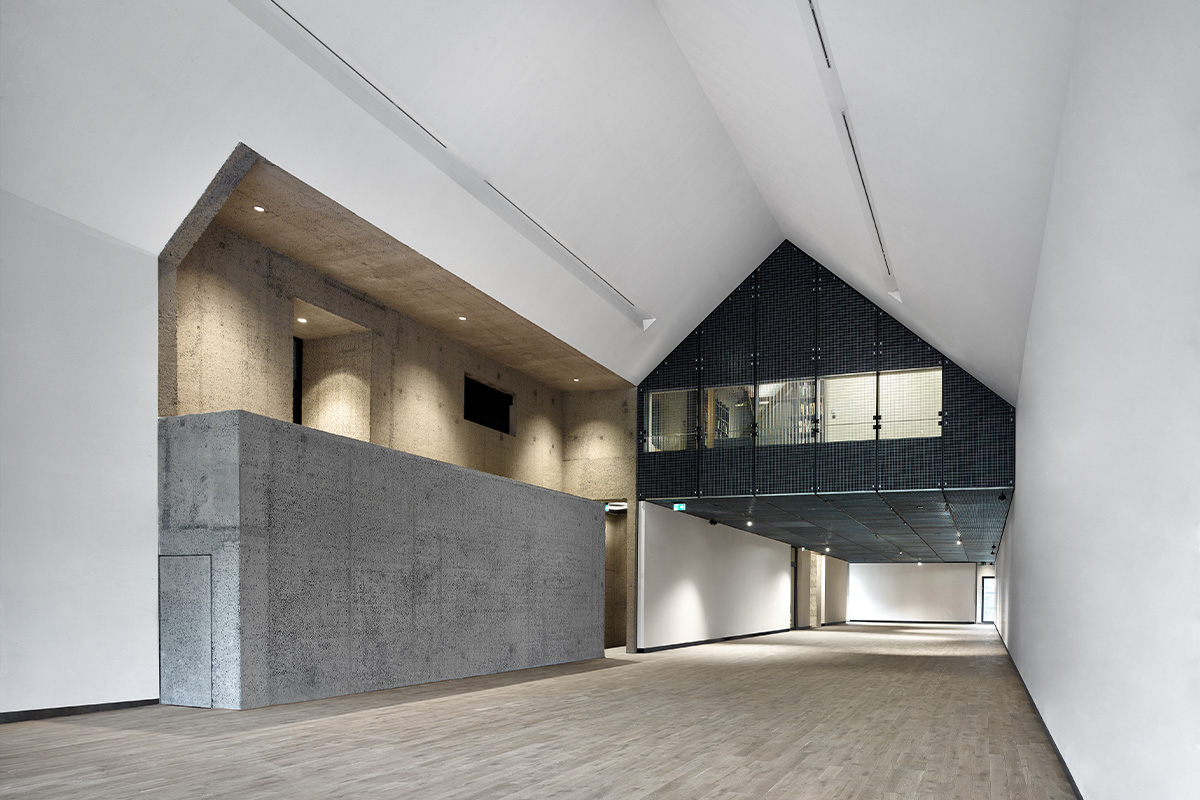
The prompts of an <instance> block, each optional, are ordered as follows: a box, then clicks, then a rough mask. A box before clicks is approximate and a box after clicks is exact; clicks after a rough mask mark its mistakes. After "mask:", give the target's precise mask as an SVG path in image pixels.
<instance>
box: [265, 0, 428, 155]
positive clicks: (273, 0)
mask: <svg viewBox="0 0 1200 800" xmlns="http://www.w3.org/2000/svg"><path fill="white" fill-rule="evenodd" d="M269 1H270V3H271V5H273V6H275V7H276V8H278V9H279V10H280V11H281V12H282V13H283V14H285V15H286V16H287V18H288V19H290V20H291V21H292V22H294V23H296V25H298V26H299V27H300V28H302V29H303V30H304V32H305V33H307V34H308V35H309V36H311V37H312V39H313V41H314V42H316V43H317V44H319V45H321V47H323V48H325V49H326V50H327V51H329V54H330V55H331V56H333V57H334V58H336V59H337V60H338V61H340V62H342V64H343V65H344V66H345V67H346V69H348V70H350V71H351V72H353V73H354V74H355V75H357V76H358V77H359V78H360V79H361V80H362V82H363V83H365V84H366V85H367V86H370V87H371V88H372V89H373V90H374V91H375V92H376V93H377V94H378V95H379V96H380V97H382V98H383V99H384V100H386V101H387V103H388V104H389V105H391V106H392V107H393V108H395V109H396V110H397V111H399V112H400V113H401V114H403V115H404V116H406V117H408V118H409V120H410V121H411V122H412V124H414V125H416V126H417V127H418V128H420V129H421V130H423V131H425V135H426V136H428V137H429V138H430V139H433V140H434V141H435V142H437V143H438V144H439V145H441V146H442V148H444V149H445V148H446V143H445V142H443V141H442V140H441V139H439V138H438V137H436V136H434V135H433V132H432V131H430V130H429V129H428V128H426V127H425V126H424V125H422V124H421V123H420V122H418V121H417V119H416V117H414V116H413V115H412V114H410V113H408V112H407V111H405V110H404V109H403V108H401V107H400V104H399V103H397V102H396V101H395V100H393V99H392V98H391V97H389V96H388V94H387V92H385V91H383V90H382V89H380V88H379V87H378V86H376V85H375V84H374V83H372V82H371V81H370V79H369V78H367V76H366V75H363V74H362V73H361V72H359V71H358V70H357V69H355V68H354V66H353V65H352V64H351V63H350V62H349V61H347V60H346V59H344V58H342V57H341V55H339V54H338V52H337V51H336V50H334V49H333V48H332V47H330V46H329V45H327V44H325V41H324V40H323V39H322V38H321V37H319V36H317V35H316V34H315V33H313V32H312V31H311V30H310V29H309V28H308V26H307V25H305V24H304V23H303V22H301V21H300V20H298V19H296V18H295V17H294V16H293V15H292V14H291V12H289V11H288V10H287V9H286V8H284V7H283V6H281V5H279V3H277V2H276V0H269Z"/></svg>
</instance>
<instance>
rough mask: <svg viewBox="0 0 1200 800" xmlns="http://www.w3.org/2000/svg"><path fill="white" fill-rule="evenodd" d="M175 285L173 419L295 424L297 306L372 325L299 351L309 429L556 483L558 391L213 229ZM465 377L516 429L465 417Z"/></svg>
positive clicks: (560, 454)
mask: <svg viewBox="0 0 1200 800" xmlns="http://www.w3.org/2000/svg"><path fill="white" fill-rule="evenodd" d="M176 286H177V289H176V291H177V297H176V306H177V309H178V325H177V330H178V333H177V339H178V343H177V348H176V353H177V358H178V369H177V374H178V397H179V401H178V408H177V411H178V413H180V414H198V413H209V412H213V411H227V410H233V409H241V410H245V411H250V412H252V413H256V414H261V415H263V416H266V417H271V418H272V419H279V420H286V421H290V420H291V419H292V329H293V317H292V300H293V298H300V299H301V300H304V301H306V302H309V303H312V304H313V305H317V306H320V307H321V308H324V309H327V310H328V311H330V312H332V313H334V314H337V315H338V316H340V317H344V318H345V319H348V320H350V321H352V322H355V323H358V324H359V325H362V326H363V327H365V328H367V329H369V330H370V334H369V335H366V334H361V335H359V336H360V338H358V339H353V340H351V339H346V340H345V341H344V342H343V343H342V344H338V343H336V342H333V341H331V340H324V339H317V340H312V341H311V342H309V343H306V345H305V355H306V358H305V403H304V409H305V417H304V418H305V420H306V421H308V420H310V419H311V421H312V424H313V427H318V428H322V429H327V430H332V431H334V432H337V433H341V434H344V435H347V436H353V437H355V438H361V439H364V440H365V439H368V438H369V440H370V441H372V442H374V443H375V444H379V445H383V446H385V447H391V448H394V449H397V450H403V451H404V452H408V453H413V454H416V455H421V456H426V457H427V458H434V459H437V460H439V461H446V462H448V463H451V464H458V465H459V466H464V467H469V468H471V469H477V470H480V471H482V472H490V473H492V474H493V475H501V476H504V477H508V478H513V479H514V480H520V481H523V482H525V483H532V484H536V485H538V486H544V487H547V488H550V489H561V488H563V474H562V472H563V452H562V447H563V442H562V437H563V433H562V429H563V393H562V392H560V391H558V390H556V389H551V388H549V387H547V386H544V385H542V384H541V383H539V382H537V381H535V380H533V379H531V378H529V377H527V376H526V375H524V374H522V373H520V372H518V371H516V370H514V369H512V368H510V367H506V366H504V365H502V364H500V363H498V362H496V361H493V360H491V359H489V358H485V357H483V356H481V355H479V354H477V353H475V352H474V351H472V350H470V349H469V348H467V347H465V346H463V345H461V344H459V343H458V342H455V341H454V340H452V339H449V338H447V337H446V336H443V335H442V334H441V333H439V332H437V331H435V330H433V329H431V328H428V327H426V326H424V325H422V324H420V323H418V322H416V321H414V320H412V319H409V318H408V317H405V316H403V315H402V314H399V313H397V312H396V311H393V310H392V309H389V308H386V307H384V306H382V305H380V304H378V303H376V302H375V301H373V300H371V299H370V298H368V297H365V296H364V295H361V294H359V293H358V292H355V291H354V290H352V289H349V288H348V287H345V286H343V285H341V284H339V283H338V282H336V281H333V280H331V279H329V278H327V277H325V276H324V275H321V274H320V273H318V272H317V271H315V270H313V269H311V268H309V267H307V266H305V265H303V264H300V263H298V262H296V261H293V260H292V259H289V258H286V257H285V256H282V255H280V254H278V253H276V252H274V251H272V250H270V249H268V248H266V247H264V246H262V245H260V244H259V243H257V242H254V241H252V240H250V239H247V238H246V237H243V236H241V235H240V234H238V233H235V232H233V231H230V230H228V229H225V228H222V227H220V226H217V225H214V226H211V227H210V228H209V229H208V230H207V231H205V233H204V234H203V235H202V236H201V237H200V239H199V240H198V241H197V242H196V244H195V246H193V248H192V249H191V250H190V251H189V252H188V254H187V256H186V257H185V258H184V259H183V261H182V262H181V264H180V266H179V268H178V271H177V276H176ZM338 338H340V337H338ZM350 342H353V343H354V344H353V346H352V347H351V346H349V343H350ZM310 353H311V356H310ZM164 354H167V357H169V351H166V350H164ZM335 355H336V356H337V358H334V356H335ZM310 372H311V373H313V374H311V375H310V374H309V373H310ZM464 375H470V376H471V377H473V378H476V379H478V380H482V381H483V382H485V383H488V384H489V385H492V386H495V387H497V388H499V389H502V390H504V391H506V392H509V393H511V394H512V395H513V397H514V399H513V408H512V414H513V430H514V435H509V434H504V433H500V432H499V431H494V430H491V429H489V428H485V427H483V426H480V425H476V424H475V423H473V422H467V421H466V420H464V419H463V416H462V410H463V377H464ZM335 376H336V377H335ZM364 381H367V382H369V388H366V387H364V386H363V383H364ZM310 396H311V398H312V400H311V402H312V403H313V405H314V407H313V408H312V409H311V411H310V409H309V407H308V406H309V402H310V400H309V397H310ZM364 407H366V408H367V409H368V410H367V412H366V413H367V414H368V415H369V422H368V421H366V420H364V419H363V418H362V413H363V409H364ZM310 415H311V416H310ZM368 431H369V433H368ZM630 463H632V462H630ZM631 496H632V493H631Z"/></svg>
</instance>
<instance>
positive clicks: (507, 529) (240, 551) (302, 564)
mask: <svg viewBox="0 0 1200 800" xmlns="http://www.w3.org/2000/svg"><path fill="white" fill-rule="evenodd" d="M159 465H160V466H159V470H160V472H159V481H160V487H159V498H160V501H159V502H160V519H161V528H160V530H159V559H160V576H161V580H162V588H161V591H160V612H159V613H160V617H161V627H162V638H161V643H160V645H161V648H162V649H161V664H162V672H161V676H160V679H161V686H162V689H161V696H162V699H163V702H164V703H172V704H180V705H195V706H213V707H218V708H253V707H257V706H265V705H273V704H276V703H291V702H296V701H299V700H312V699H316V698H320V697H330V696H333V695H341V694H350V693H354V692H365V691H371V690H375V689H384V688H389V687H394V686H404V685H408V684H414V683H425V682H428V681H438V680H444V679H448V678H460V677H464V676H468V675H479V674H485V673H492V672H503V671H506V670H515V669H524V668H527V667H533V666H539V665H543V664H557V663H562V662H566V661H576V660H580V659H586V658H600V657H602V656H603V655H604V509H603V505H602V504H601V503H598V502H594V501H591V500H584V499H582V498H579V497H575V496H572V495H567V494H563V493H560V492H555V491H551V490H549V489H542V488H539V487H535V486H530V485H528V484H523V483H518V482H516V481H512V480H508V479H506V478H498V477H496V476H493V475H487V474H484V473H481V472H476V471H474V470H469V469H465V468H462V467H457V466H453V465H450V464H445V463H442V462H440V461H433V460H430V459H426V458H421V457H419V456H414V455H410V454H407V453H401V452H398V451H395V450H390V449H387V448H383V447H378V446H376V445H372V444H368V443H365V442H359V441H356V440H353V439H350V438H346V437H342V436H336V435H333V434H329V433H325V432H322V431H315V430H311V429H308V428H304V427H300V426H298V425H293V424H291V423H287V422H281V421H278V420H272V419H268V418H266V417H260V416H256V415H254V414H250V413H247V412H244V411H224V412H217V413H212V414H196V415H190V416H182V417H169V418H164V419H161V420H160V421H159ZM210 598H211V600H210ZM210 602H211V606H210V605H209V603H210ZM210 626H211V627H210Z"/></svg>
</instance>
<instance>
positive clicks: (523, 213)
mask: <svg viewBox="0 0 1200 800" xmlns="http://www.w3.org/2000/svg"><path fill="white" fill-rule="evenodd" d="M484 183H486V184H487V185H488V186H489V187H491V189H492V191H493V192H495V193H496V194H498V195H500V196H501V197H502V198H504V202H506V203H508V204H509V205H510V206H512V207H513V208H515V209H516V210H517V211H518V212H519V213H520V214H521V216H523V217H525V219H527V220H529V221H530V222H532V223H533V224H534V225H536V226H537V227H538V230H540V231H541V232H542V233H544V234H546V235H547V236H549V237H550V238H551V239H553V240H554V243H555V244H557V245H558V246H559V247H561V248H562V249H563V250H564V251H566V253H567V254H568V255H570V256H571V258H573V259H575V260H576V261H578V262H579V263H580V265H581V266H582V267H583V268H584V269H586V270H587V271H588V272H590V273H592V274H593V275H595V276H596V277H597V278H599V279H600V280H601V281H603V282H604V285H605V286H607V287H608V288H610V289H612V290H613V291H614V292H616V293H617V294H618V295H620V297H621V299H622V300H624V301H625V302H626V303H628V304H629V305H630V307H631V308H633V307H636V306H635V305H634V302H633V301H632V300H630V299H629V298H628V297H626V296H625V295H624V293H623V292H622V291H621V290H620V289H618V288H617V287H615V286H613V285H612V284H611V283H609V282H608V281H607V280H606V279H605V278H604V276H603V275H601V274H600V273H599V272H596V270H594V269H592V268H591V266H589V265H588V263H587V262H586V261H584V260H583V259H582V258H580V257H579V256H578V255H576V254H575V251H574V250H572V249H571V248H569V247H567V246H566V245H565V244H563V243H562V241H560V240H559V238H558V237H557V236H555V235H554V234H553V233H551V232H550V231H548V230H546V228H545V227H544V226H543V225H542V223H540V222H538V221H537V220H536V219H534V218H533V217H531V216H529V214H528V212H526V211H525V209H523V208H521V207H520V206H519V205H517V204H516V203H514V202H513V201H512V198H510V197H509V196H508V195H506V194H505V193H504V192H502V191H500V190H499V189H497V188H496V186H495V185H494V184H493V183H492V182H491V181H484Z"/></svg>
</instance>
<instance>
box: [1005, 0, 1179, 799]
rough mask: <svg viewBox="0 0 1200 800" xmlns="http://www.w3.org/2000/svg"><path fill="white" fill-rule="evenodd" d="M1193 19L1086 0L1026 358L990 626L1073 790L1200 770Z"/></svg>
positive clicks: (1128, 788) (1134, 787) (1124, 791)
mask: <svg viewBox="0 0 1200 800" xmlns="http://www.w3.org/2000/svg"><path fill="white" fill-rule="evenodd" d="M1198 41H1200V4H1197V3H1195V2H1194V1H1192V0H1178V1H1176V0H1157V1H1152V2H1145V3H1125V2H1117V1H1116V0H1112V1H1110V2H1090V3H1087V4H1085V6H1084V10H1083V16H1082V18H1081V21H1080V27H1079V32H1078V40H1077V44H1076V53H1075V63H1074V68H1073V72H1072V77H1071V87H1070V92H1069V97H1068V103H1067V107H1066V110H1065V116H1064V120H1063V133H1062V140H1061V143H1060V147H1059V152H1058V160H1057V168H1056V175H1055V182H1054V188H1053V194H1052V198H1051V204H1050V214H1049V217H1048V219H1047V222H1046V235H1045V243H1044V246H1043V251H1042V256H1041V263H1040V267H1039V270H1040V271H1039V275H1038V283H1037V289H1036V292H1035V295H1034V301H1033V308H1032V314H1031V318H1030V327H1029V335H1028V340H1027V344H1026V351H1025V359H1024V364H1023V368H1022V377H1021V388H1020V395H1019V398H1018V403H1017V465H1016V476H1017V485H1016V491H1015V493H1014V495H1013V500H1014V505H1013V508H1012V510H1011V512H1010V514H1009V519H1008V524H1007V526H1006V530H1005V534H1004V539H1003V541H1002V543H1001V546H1000V549H999V553H998V562H997V584H998V587H997V588H998V591H999V607H1000V609H1001V616H1000V620H999V628H1000V632H1001V635H1002V636H1003V637H1004V640H1005V642H1006V643H1007V645H1008V648H1009V651H1010V652H1011V653H1012V656H1013V660H1014V662H1015V663H1016V665H1017V668H1018V669H1019V670H1020V672H1021V675H1022V677H1023V678H1024V679H1025V683H1026V685H1027V686H1028V687H1029V691H1030V693H1031V695H1032V696H1033V700H1034V702H1035V703H1036V705H1037V707H1038V710H1039V711H1040V712H1041V714H1042V718H1043V719H1044V720H1045V722H1046V726H1047V728H1048V729H1049V731H1050V734H1051V736H1053V738H1054V741H1055V743H1056V744H1057V746H1058V748H1059V750H1060V751H1061V752H1062V754H1063V757H1064V759H1065V761H1066V764H1067V767H1068V768H1069V769H1070V771H1071V773H1072V776H1073V777H1074V779H1075V781H1076V783H1077V784H1078V786H1079V789H1080V792H1081V793H1082V795H1083V796H1084V797H1086V798H1088V800H1108V799H1109V798H1111V799H1112V800H1116V799H1117V798H1129V797H1154V798H1183V797H1194V796H1195V792H1196V787H1197V786H1198V785H1200V678H1198V677H1197V676H1198V675H1200V601H1198V600H1197V590H1196V585H1197V575H1200V448H1198V447H1197V444H1198V443H1200V415H1197V412H1196V404H1197V397H1200V92H1198V91H1197V86H1200V48H1197V46H1196V43H1197V42H1198ZM1114 609H1122V610H1123V612H1124V613H1121V614H1120V615H1119V616H1118V617H1114V615H1113V611H1114Z"/></svg>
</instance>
